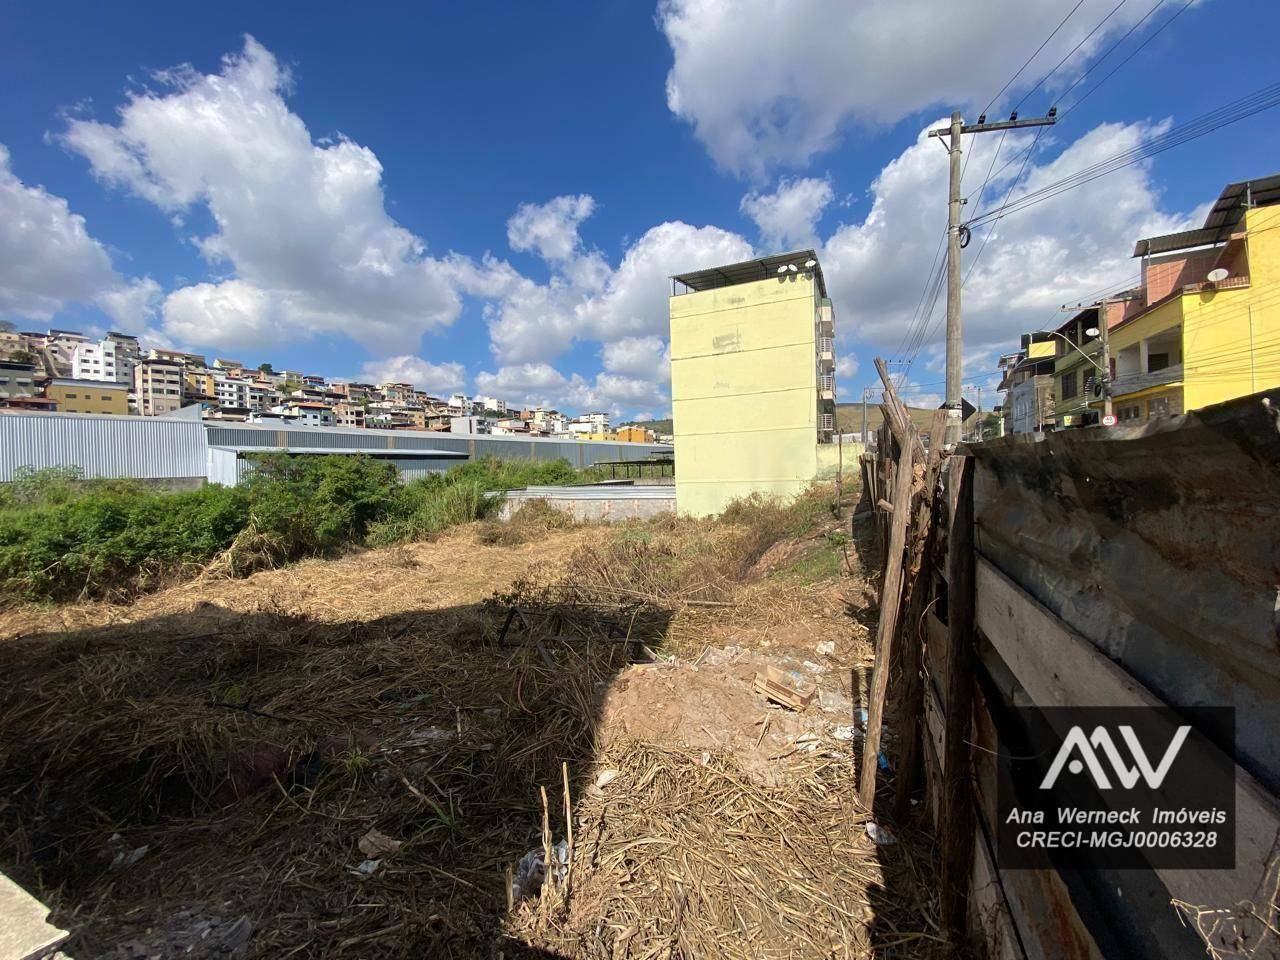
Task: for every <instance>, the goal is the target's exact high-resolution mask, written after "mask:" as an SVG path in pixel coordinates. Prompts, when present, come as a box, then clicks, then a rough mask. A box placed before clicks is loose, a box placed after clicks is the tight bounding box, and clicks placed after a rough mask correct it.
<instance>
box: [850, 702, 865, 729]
mask: <svg viewBox="0 0 1280 960" xmlns="http://www.w3.org/2000/svg"><path fill="white" fill-rule="evenodd" d="M853 719H854V720H856V721H858V726H859V727H861V728H862V729H863V730H865V729H867V708H866V707H859V708H858V709H857V710H855V711H854V712H853Z"/></svg>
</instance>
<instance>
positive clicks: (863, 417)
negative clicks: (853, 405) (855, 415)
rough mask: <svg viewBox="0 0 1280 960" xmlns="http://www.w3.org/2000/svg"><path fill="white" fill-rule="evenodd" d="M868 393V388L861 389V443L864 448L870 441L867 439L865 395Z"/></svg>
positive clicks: (869, 391)
mask: <svg viewBox="0 0 1280 960" xmlns="http://www.w3.org/2000/svg"><path fill="white" fill-rule="evenodd" d="M870 393H871V388H870V387H863V388H862V443H863V445H864V446H866V445H869V444H870V441H869V440H868V439H867V395H868V394H870Z"/></svg>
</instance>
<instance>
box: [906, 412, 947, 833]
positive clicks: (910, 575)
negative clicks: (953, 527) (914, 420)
mask: <svg viewBox="0 0 1280 960" xmlns="http://www.w3.org/2000/svg"><path fill="white" fill-rule="evenodd" d="M946 424H947V412H946V411H945V410H938V411H937V412H935V413H934V415H933V425H932V428H931V432H930V434H929V452H928V454H927V455H926V457H925V467H924V489H923V490H922V491H921V493H920V497H919V499H918V501H917V503H916V510H915V518H914V519H913V521H912V525H911V530H910V536H911V540H910V543H909V544H908V546H907V558H906V561H905V562H906V572H905V574H904V576H903V579H904V582H905V590H904V599H903V603H902V606H903V616H902V627H901V630H900V633H901V635H902V636H901V639H900V640H899V647H900V649H901V651H902V653H901V657H900V659H901V662H902V698H901V709H899V710H898V711H896V716H897V717H898V724H899V730H898V743H899V746H900V750H899V752H898V776H897V779H896V781H895V782H894V798H893V816H894V819H895V820H898V821H901V820H902V819H903V818H904V817H905V816H906V814H907V810H908V801H909V800H910V798H911V788H912V786H913V783H914V781H915V775H916V766H917V763H918V758H919V749H918V748H919V744H920V737H921V736H922V735H923V728H924V715H923V714H924V684H923V681H922V679H921V673H922V671H923V669H924V662H923V661H924V657H923V654H924V645H923V644H922V643H921V639H920V625H921V621H922V620H923V619H924V614H925V610H926V609H927V604H928V600H929V586H930V580H931V575H930V569H929V558H930V554H931V553H932V550H933V542H934V534H935V527H936V524H937V518H938V514H939V510H938V509H937V508H938V501H937V499H936V496H935V494H936V492H937V487H938V473H939V470H940V468H941V467H942V442H943V441H942V437H943V434H944V432H945V430H946Z"/></svg>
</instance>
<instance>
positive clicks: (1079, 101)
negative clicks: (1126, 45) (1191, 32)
mask: <svg viewBox="0 0 1280 960" xmlns="http://www.w3.org/2000/svg"><path fill="white" fill-rule="evenodd" d="M1195 2H1196V0H1186V2H1185V3H1184V4H1183V5H1182V6H1181V7H1179V8H1178V9H1177V10H1176V11H1174V14H1173V16H1171V17H1170V18H1169V19H1168V20H1166V21H1165V22H1164V23H1162V24H1160V26H1158V27H1156V29H1155V30H1153V31H1151V33H1150V35H1149V36H1148V37H1147V38H1146V39H1145V40H1143V41H1142V42H1141V43H1140V44H1138V45H1137V46H1136V47H1134V48H1133V50H1132V51H1131V52H1130V53H1129V55H1128V56H1127V57H1125V58H1124V59H1123V60H1121V61H1120V62H1119V63H1118V64H1116V65H1115V68H1114V69H1113V70H1112V71H1111V72H1110V73H1108V74H1107V75H1106V76H1105V77H1103V78H1102V79H1101V80H1099V81H1098V82H1097V83H1095V84H1094V85H1093V86H1092V87H1090V88H1089V89H1088V90H1086V91H1085V92H1084V93H1082V94H1080V96H1079V97H1077V98H1076V100H1075V102H1074V103H1072V104H1071V106H1069V107H1067V109H1066V110H1064V111H1062V113H1061V114H1060V115H1059V117H1058V120H1059V122H1061V120H1062V119H1063V118H1065V117H1066V115H1067V114H1069V113H1070V112H1071V111H1073V110H1074V109H1075V108H1076V107H1078V106H1080V104H1082V103H1084V101H1085V100H1086V99H1088V97H1089V96H1090V95H1091V94H1092V93H1093V92H1094V91H1095V90H1097V89H1098V88H1099V87H1100V86H1102V85H1103V84H1104V83H1106V82H1107V81H1108V80H1110V79H1111V78H1112V77H1113V76H1115V74H1116V71H1118V70H1120V69H1121V68H1122V67H1123V66H1124V65H1125V64H1126V63H1128V62H1129V61H1130V60H1132V59H1133V58H1134V57H1136V56H1137V55H1138V53H1139V52H1141V50H1142V48H1143V47H1145V46H1146V45H1147V44H1148V43H1150V42H1151V41H1152V40H1154V39H1155V38H1156V37H1158V36H1159V35H1160V34H1161V33H1162V32H1163V31H1164V29H1165V27H1167V26H1169V24H1171V23H1173V21H1175V20H1177V19H1178V17H1180V16H1182V14H1183V12H1184V11H1185V10H1186V9H1187V7H1189V6H1191V5H1192V4H1193V3H1195ZM1163 3H1164V0H1160V3H1157V4H1156V5H1155V6H1154V7H1152V8H1151V9H1150V10H1149V11H1148V12H1147V16H1146V17H1143V18H1142V20H1139V21H1138V22H1137V23H1136V24H1134V26H1133V28H1131V29H1130V30H1129V33H1126V34H1125V35H1124V36H1123V37H1121V38H1120V40H1119V41H1117V42H1116V44H1115V46H1113V47H1112V48H1111V50H1114V49H1115V48H1116V47H1117V46H1119V45H1120V43H1122V42H1124V40H1125V39H1127V38H1128V36H1129V34H1130V33H1133V31H1134V30H1136V29H1137V28H1138V27H1139V26H1141V25H1142V23H1143V22H1144V21H1145V20H1146V19H1147V17H1149V16H1151V14H1153V13H1155V12H1156V9H1157V8H1158V7H1160V6H1161V4H1163ZM1111 50H1108V51H1107V53H1106V54H1103V56H1102V57H1101V58H1100V59H1099V60H1098V61H1096V63H1101V62H1102V60H1105V59H1106V58H1107V56H1108V55H1110V53H1111ZM1095 65H1096V64H1095ZM1087 72H1088V71H1086V73H1087ZM1080 79H1081V80H1083V79H1084V77H1081V78H1080ZM1078 82H1079V81H1077V83H1078ZM1075 86H1076V85H1075V84H1074V83H1073V84H1072V85H1071V86H1070V87H1068V88H1067V90H1066V91H1064V92H1063V94H1062V95H1063V96H1066V94H1067V93H1069V92H1070V91H1071V90H1073V89H1074V88H1075Z"/></svg>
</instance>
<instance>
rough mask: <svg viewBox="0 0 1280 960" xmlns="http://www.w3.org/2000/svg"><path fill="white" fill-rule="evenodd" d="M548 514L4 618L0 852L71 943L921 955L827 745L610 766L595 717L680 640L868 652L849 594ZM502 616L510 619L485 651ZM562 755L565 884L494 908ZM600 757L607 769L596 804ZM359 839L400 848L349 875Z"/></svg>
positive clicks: (376, 952) (666, 754) (890, 863)
mask: <svg viewBox="0 0 1280 960" xmlns="http://www.w3.org/2000/svg"><path fill="white" fill-rule="evenodd" d="M753 509H754V508H753ZM545 519H546V518H538V517H535V516H530V517H529V518H526V521H525V530H524V531H523V532H522V533H520V534H519V535H518V536H516V537H515V538H514V539H516V540H518V541H519V542H516V543H512V544H507V543H492V542H490V541H491V537H492V534H491V532H490V531H489V528H487V527H486V526H485V525H477V524H473V525H470V526H468V527H466V528H463V529H459V530H457V531H454V532H451V533H449V534H446V535H443V536H441V537H439V538H437V539H435V540H434V541H432V542H429V543H418V544H409V545H405V546H400V547H392V548H387V549H380V550H371V551H366V552H363V553H361V554H359V555H353V556H350V557H346V558H342V559H339V560H334V561H319V560H315V561H306V562H303V563H299V564H297V565H294V566H291V567H287V568H284V569H276V570H267V571H263V572H259V573H256V574H253V575H252V576H249V577H247V578H245V579H238V580H237V579H221V578H206V579H204V580H202V581H200V582H192V583H186V584H183V585H181V586H178V587H174V588H171V589H169V590H166V591H164V592H162V593H158V594H154V595H149V596H146V597H143V598H141V599H139V600H138V601H137V602H136V603H134V604H132V605H130V606H113V605H109V604H103V603H85V604H78V605H74V606H68V607H63V608H57V609H51V608H34V607H33V608H24V609H21V610H18V611H15V612H14V615H13V616H10V617H9V618H7V620H6V623H5V625H4V627H3V633H4V635H5V636H6V638H7V639H5V641H4V642H3V643H0V670H3V671H4V672H5V674H6V686H5V688H4V691H3V692H0V728H2V729H3V730H4V732H5V736H4V738H3V740H2V741H0V771H3V772H2V773H0V797H4V798H5V799H4V800H2V801H0V854H2V855H3V861H4V866H5V869H6V872H9V873H10V874H11V875H13V876H15V877H16V878H17V879H19V880H20V881H21V882H24V883H26V884H27V885H29V886H30V887H31V888H32V889H33V891H34V892H36V893H37V894H38V895H39V896H41V897H42V898H44V899H45V900H46V902H48V903H50V904H51V905H52V906H54V908H55V914H54V917H53V920H54V921H55V922H57V923H60V924H62V925H63V926H65V927H69V928H71V929H74V930H75V931H76V932H77V937H76V939H75V940H74V941H73V943H72V944H71V946H70V948H69V949H70V952H71V953H72V954H73V955H81V954H83V955H87V956H109V957H116V956H119V957H123V956H125V955H126V953H124V952H115V953H113V952H112V951H113V950H117V949H120V950H123V948H120V947H119V945H120V944H121V943H124V942H128V941H131V940H136V941H139V942H140V943H142V945H143V948H145V949H146V950H147V951H149V952H150V953H152V954H160V955H171V954H174V955H176V954H179V953H185V951H186V948H187V947H188V946H190V945H191V944H190V943H188V942H187V940H188V939H189V937H187V934H186V933H184V932H183V931H185V930H187V929H188V928H190V927H191V911H193V910H194V911H196V913H197V914H199V915H200V916H208V917H216V918H219V919H221V920H224V921H227V922H231V921H234V920H235V918H237V917H245V918H247V920H248V922H250V923H251V924H252V927H253V934H252V937H251V939H250V941H249V944H248V947H247V950H248V955H250V956H255V957H272V958H276V957H289V956H297V957H324V956H335V955H351V956H405V957H418V956H432V957H435V956H441V957H447V956H455V957H473V956H494V955H497V954H498V953H499V952H502V953H503V954H504V955H505V956H507V957H514V956H551V955H565V956H584V957H606V956H608V957H626V956H631V957H637V958H639V957H656V956H666V957H695V956H697V957H702V956H716V955H725V956H744V957H745V956H747V955H750V956H753V957H775V956H776V957H782V956H788V957H829V956H856V957H861V956H868V955H873V954H874V955H876V956H882V957H889V956H904V957H905V956H922V955H928V954H929V952H930V951H931V950H933V949H934V948H935V947H936V942H935V940H934V939H933V934H934V931H933V929H932V927H931V925H930V922H929V920H928V917H929V916H930V914H931V912H932V908H931V905H930V903H929V902H928V898H927V895H926V892H927V891H928V890H929V889H931V887H930V883H929V881H928V879H927V878H922V877H920V876H917V871H919V872H921V873H927V870H926V868H925V866H924V864H925V863H927V860H928V857H927V851H926V850H925V848H924V847H922V846H921V845H920V844H919V843H917V842H916V841H913V840H910V838H905V839H906V841H907V842H904V843H902V844H899V845H897V846H895V847H892V848H875V847H873V846H871V845H870V843H869V842H868V841H867V839H866V837H865V833H864V832H863V821H864V819H865V815H864V813H863V812H861V811H859V810H858V809H856V805H855V801H854V799H853V797H854V790H853V786H852V779H851V778H852V770H851V766H850V763H849V760H848V757H840V756H833V755H829V754H821V753H820V754H815V755H814V756H813V757H812V758H811V759H808V758H806V759H805V760H804V762H805V764H807V766H805V767H804V769H802V770H801V771H800V772H799V773H797V774H796V775H795V776H788V777H787V778H786V779H785V782H784V783H783V784H782V785H773V786H765V785H761V784H760V783H759V782H757V781H754V780H749V779H748V778H746V777H744V776H743V774H742V772H741V770H740V769H739V768H738V767H737V765H736V763H735V761H734V759H733V757H731V756H729V755H725V754H721V753H719V752H716V751H709V752H707V753H706V754H699V755H697V756H694V755H692V754H691V753H690V752H689V751H686V750H682V749H681V748H680V747H679V745H678V744H671V743H665V744H655V743H645V744H641V743H636V744H630V745H624V744H619V743H617V742H614V741H610V744H609V747H608V752H607V753H602V751H603V749H604V748H603V747H601V745H600V742H599V738H598V735H597V733H598V727H599V724H600V710H601V704H602V700H603V699H604V695H605V694H606V692H607V691H608V689H609V685H610V683H611V682H612V681H613V679H614V678H615V677H616V676H617V674H618V673H619V672H620V671H621V670H623V669H625V668H626V667H627V665H628V663H629V661H630V655H632V654H638V653H640V652H641V648H640V647H639V644H638V643H629V642H627V641H638V642H639V643H643V644H644V645H647V646H648V647H650V648H656V649H658V650H660V651H661V652H664V653H666V652H671V651H675V652H678V653H680V654H682V655H687V656H688V658H689V659H691V660H692V659H694V658H696V657H698V656H699V654H700V653H701V652H703V651H705V650H706V648H707V647H709V646H718V645H724V644H726V643H737V644H740V645H745V646H748V647H752V648H760V649H763V648H769V649H776V648H778V647H782V648H787V647H794V649H796V650H797V651H800V652H803V651H808V655H809V656H812V655H813V654H812V648H813V644H814V643H815V642H817V641H819V640H823V639H827V638H830V639H833V640H836V641H837V642H838V643H837V649H838V655H839V656H840V657H841V658H842V662H843V663H845V664H850V663H854V662H858V661H860V660H863V659H865V657H866V653H867V649H866V643H865V626H864V625H863V624H860V623H855V622H854V621H851V620H850V619H849V618H848V616H847V614H846V610H845V599H846V598H845V597H844V596H843V594H844V592H845V591H844V587H845V586H846V585H844V584H840V583H836V582H833V583H830V584H820V585H818V586H816V587H815V586H812V585H807V586H806V585H801V584H797V583H795V582H792V581H788V580H786V579H785V578H769V577H765V578H759V577H755V576H754V575H752V574H751V569H752V567H753V565H754V564H755V562H756V561H757V560H758V559H759V557H760V555H761V554H762V553H763V552H764V550H767V549H768V547H769V546H770V545H771V544H772V543H774V542H776V541H777V539H778V537H779V536H785V535H786V534H785V532H784V533H783V534H777V533H776V531H777V530H779V529H781V525H777V524H775V525H772V526H769V529H768V531H767V532H765V533H763V534H762V533H761V531H760V529H759V527H758V526H756V525H753V523H752V522H750V521H749V520H747V519H743V518H739V520H738V522H735V523H709V522H689V521H676V520H673V519H667V520H662V521H657V522H653V523H648V524H638V523H637V524H629V525H625V526H621V527H619V528H608V529H607V528H601V527H579V526H573V527H569V528H565V529H562V528H560V527H558V526H555V525H547V524H545V523H544V522H543V521H544V520H545ZM525 537H528V539H525ZM858 590H860V585H859V587H858ZM854 592H857V591H856V590H855V591H854ZM511 603H518V604H519V605H520V606H521V607H522V608H524V609H525V610H527V615H526V616H525V617H523V618H517V619H516V620H515V621H514V622H513V623H512V625H511V629H510V631H509V633H508V635H507V637H506V639H505V642H501V643H500V642H499V634H500V632H501V629H502V626H503V624H504V622H505V621H506V614H507V610H508V606H509V605H510V604H511ZM771 645H772V647H771ZM687 674H688V676H689V677H691V678H693V682H696V678H697V676H698V674H697V671H696V670H690V671H687ZM793 761H794V758H793ZM562 764H567V765H568V769H569V771H570V773H571V777H572V782H571V784H570V791H571V794H572V796H573V798H574V800H575V802H576V821H577V824H578V830H577V834H578V859H577V863H576V866H575V869H574V874H575V879H574V881H573V883H574V886H573V888H572V889H571V890H570V892H569V895H568V898H567V900H566V899H565V897H564V894H563V892H557V893H555V894H554V895H552V896H551V898H550V899H548V900H547V901H545V902H544V901H538V902H537V903H530V904H524V905H522V906H520V907H519V909H517V910H516V911H514V912H513V913H508V910H507V906H506V894H505V889H504V879H503V878H504V872H505V870H506V868H507V867H508V866H509V865H510V864H511V863H513V862H514V861H515V860H517V859H518V858H519V857H520V856H522V855H523V854H524V853H525V852H526V851H528V850H530V849H534V848H536V847H538V846H539V845H540V843H541V818H542V807H541V803H540V800H539V790H540V788H543V787H545V788H547V790H548V791H549V792H550V793H551V794H552V796H553V797H554V796H556V795H557V794H558V793H559V791H560V784H561V770H562ZM605 767H612V768H615V769H617V770H619V771H620V773H621V776H620V777H619V779H618V780H617V781H615V782H614V783H613V784H612V785H611V786H610V787H608V788H606V789H605V790H604V791H603V792H600V793H596V791H594V790H593V789H590V785H591V784H592V783H593V781H594V778H595V775H596V773H598V772H599V770H600V769H602V768H605ZM373 828H376V829H377V830H378V831H381V832H382V833H383V834H386V835H387V836H390V837H393V838H395V839H397V840H399V841H402V843H403V846H401V847H400V849H399V850H398V851H396V852H394V853H392V854H390V855H388V856H386V857H385V858H384V859H383V862H382V863H381V864H380V865H379V866H378V868H377V870H376V871H375V872H374V873H373V874H372V876H368V877H363V876H360V875H358V871H355V869H354V868H355V867H356V866H357V865H358V864H360V863H361V861H362V860H364V859H365V855H364V854H362V853H361V852H359V850H358V849H357V843H358V841H359V839H360V837H362V836H363V835H364V834H365V833H366V832H368V831H369V830H370V829H373ZM117 834H118V835H119V839H117V840H112V839H111V838H112V837H113V836H114V835H117ZM560 835H561V834H560V832H559V828H558V827H557V838H558V837H559V836H560ZM143 847H145V848H146V852H145V853H143V854H142V855H141V856H140V857H139V859H138V860H137V862H136V863H134V864H133V865H132V866H129V867H128V868H127V869H125V870H120V871H113V870H111V869H110V863H111V860H112V858H113V856H115V855H116V854H118V853H119V852H120V850H122V849H123V850H127V851H128V850H138V849H141V848H143ZM557 898H558V899H557ZM175 918H181V921H182V923H181V926H182V930H179V929H178V926H179V923H178V920H176V919H175ZM184 937H187V939H184ZM196 947H197V949H196V950H195V951H194V952H191V953H186V955H188V956H196V957H198V956H202V955H208V956H212V955H213V954H212V953H207V954H202V953H201V952H200V950H201V949H204V948H203V947H200V945H199V944H196ZM543 951H551V953H548V952H543ZM940 955H950V954H946V953H943V954H940Z"/></svg>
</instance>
